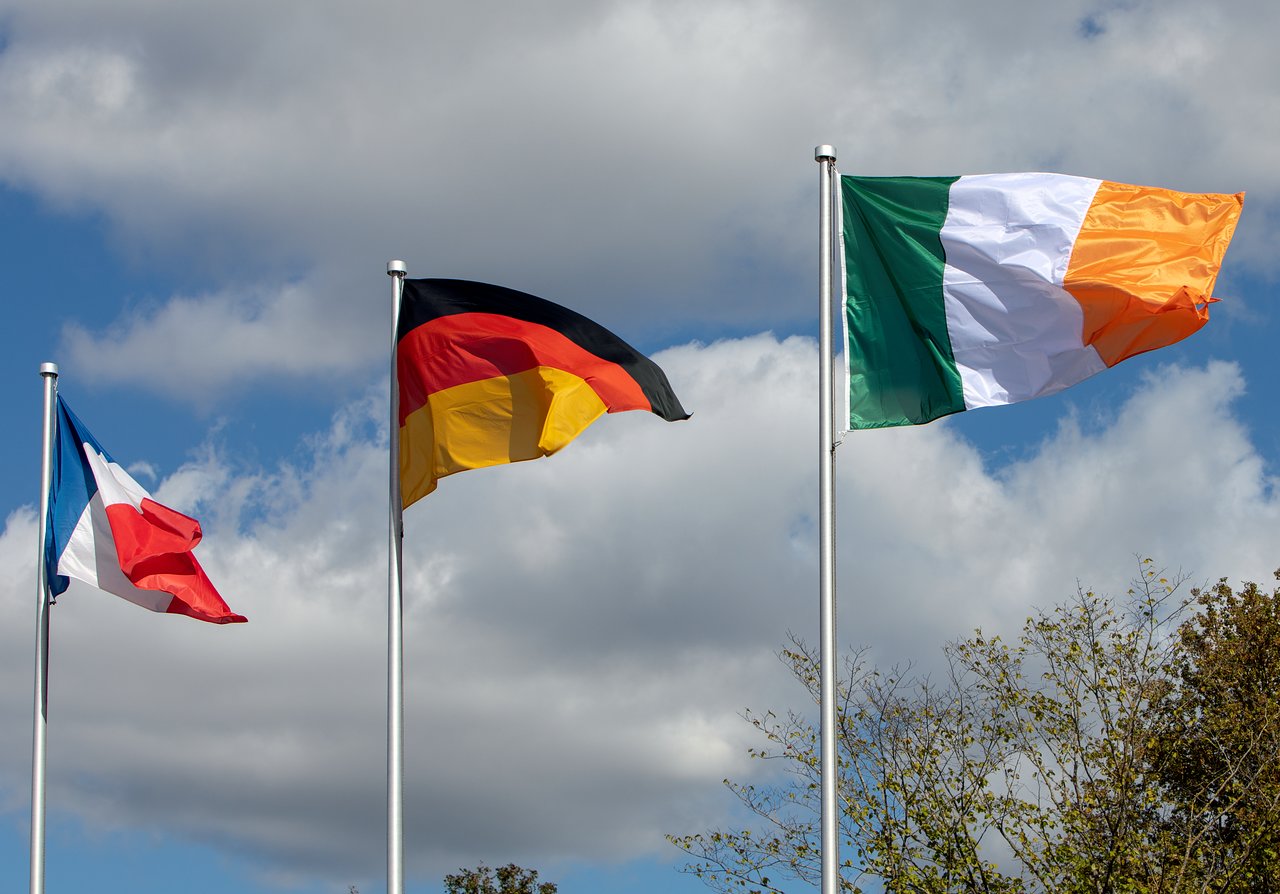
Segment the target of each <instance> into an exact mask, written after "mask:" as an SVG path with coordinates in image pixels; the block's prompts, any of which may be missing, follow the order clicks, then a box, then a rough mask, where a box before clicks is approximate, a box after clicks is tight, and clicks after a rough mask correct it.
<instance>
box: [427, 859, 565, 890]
mask: <svg viewBox="0 0 1280 894" xmlns="http://www.w3.org/2000/svg"><path fill="white" fill-rule="evenodd" d="M444 889H445V892H446V894H556V886H555V884H553V883H552V882H542V883H539V882H538V871H537V870H536V869H522V868H521V867H519V866H517V865H516V864H514V863H508V864H507V865H506V866H499V867H498V868H497V869H490V868H489V867H488V866H485V865H484V864H481V865H480V866H477V867H476V868H475V869H459V870H458V871H457V872H455V873H451V874H449V875H446V876H445V877H444Z"/></svg>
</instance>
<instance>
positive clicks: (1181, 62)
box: [0, 0, 1280, 393]
mask: <svg viewBox="0 0 1280 894" xmlns="http://www.w3.org/2000/svg"><path fill="white" fill-rule="evenodd" d="M10 7H11V9H10V12H9V14H8V17H7V21H6V24H7V27H6V33H5V37H6V40H7V43H6V45H5V47H4V49H3V52H0V119H2V120H4V121H5V122H6V127H5V128H4V129H3V131H0V171H3V175H2V176H3V177H4V179H5V180H6V181H7V182H9V183H11V184H17V185H20V186H23V187H25V188H29V189H32V190H34V191H36V192H38V193H40V194H42V195H45V196H47V197H50V198H52V199H54V200H55V201H60V202H64V203H67V204H70V205H73V206H77V207H83V208H89V209H93V210H95V211H101V212H102V213H103V214H104V215H105V216H106V218H107V219H108V220H109V221H111V222H112V223H113V224H114V226H115V228H116V230H117V232H118V234H119V238H120V241H121V244H122V245H124V246H127V251H128V252H129V253H130V254H131V255H136V256H137V257H139V258H140V259H143V261H144V262H146V263H154V264H157V265H160V266H166V265H167V266H171V267H172V266H181V267H186V268H190V269H196V270H208V271H210V274H211V276H212V277H213V280H214V282H213V283H212V286H211V289H210V290H209V291H208V292H207V293H203V294H190V293H182V294H179V295H175V296H174V297H173V299H172V301H171V304H170V306H168V307H165V308H156V309H150V310H148V311H147V312H145V313H140V314H131V315H129V316H127V317H126V318H124V319H122V320H121V321H119V322H118V324H117V326H116V327H114V328H113V329H111V330H109V331H107V332H99V333H88V332H85V331H83V330H75V329H72V334H73V336H75V337H74V338H73V339H72V340H71V342H70V343H71V344H73V345H75V346H76V347H77V348H82V349H84V350H85V351H86V352H87V353H88V354H90V355H92V356H94V357H105V358H107V359H108V360H109V359H111V358H112V357H117V358H118V357H119V356H121V355H122V354H123V352H124V351H125V350H126V349H128V350H135V351H141V350H144V349H145V351H146V354H143V355H142V356H147V355H149V354H160V355H169V356H170V358H171V359H172V360H173V361H174V362H177V363H179V364H180V366H179V367H176V368H173V369H174V370H175V373H176V377H177V378H185V379H195V380H200V381H204V382H206V383H207V387H208V389H209V390H210V392H211V393H216V392H217V391H218V390H220V389H221V388H224V387H227V386H236V385H238V386H243V384H244V383H245V382H249V381H253V380H254V379H255V378H261V377H263V376H270V375H274V374H276V373H278V372H279V371H281V370H282V369H284V370H293V369H299V368H305V369H306V370H307V371H308V372H309V373H313V374H317V375H323V376H329V377H334V376H340V375H344V374H346V373H347V372H348V371H349V370H350V369H352V364H358V363H364V364H366V365H368V364H374V363H376V362H377V358H378V356H379V354H380V352H381V351H383V345H382V343H381V340H380V339H379V338H378V337H375V335H376V333H377V329H376V326H375V323H374V320H375V319H376V318H377V317H380V316H381V314H382V311H381V310H380V309H379V310H378V311H376V312H372V311H369V310H367V308H369V307H378V308H381V304H380V303H379V302H380V296H382V295H383V294H384V292H385V289H384V285H385V283H384V282H383V281H382V279H381V271H382V265H383V263H385V261H386V260H388V259H389V258H391V257H396V256H399V257H403V258H405V259H406V260H408V261H409V263H410V272H411V275H449V276H463V277H470V278H476V279H484V280H489V281H498V282H502V283H504V284H509V285H514V286H516V287H519V288H524V289H526V290H528V291H532V292H534V293H537V294H545V295H546V296H547V297H550V298H553V299H555V300H560V301H563V302H564V303H567V304H570V305H572V306H574V307H576V308H578V309H580V310H582V311H583V312H586V313H588V314H589V315H592V316H602V317H603V318H604V319H605V321H606V322H608V323H610V324H616V325H622V326H624V327H628V328H630V329H631V331H638V332H640V333H641V334H642V335H645V336H655V337H666V336H667V335H668V334H671V333H678V334H679V335H680V337H687V336H688V334H689V332H691V331H700V330H702V329H705V327H708V326H711V327H717V329H718V331H723V327H729V329H731V331H734V332H744V331H754V330H755V329H756V328H760V327H762V326H766V325H774V326H780V327H783V328H786V329H790V328H792V327H794V326H796V325H798V324H799V322H800V321H802V320H805V319H806V318H807V317H808V314H809V311H808V302H807V301H805V300H801V299H803V298H805V297H807V293H806V287H805V286H804V285H803V284H804V283H806V282H808V281H809V280H810V278H811V276H812V272H811V270H812V257H813V253H814V252H813V244H812V243H813V230H814V221H813V217H814V204H815V202H814V199H813V187H814V184H815V181H816V177H815V174H816V167H815V166H813V164H812V161H811V160H810V157H809V152H810V149H811V147H812V146H813V145H815V144H816V143H819V142H829V143H833V144H835V145H836V146H837V147H838V148H839V150H840V152H841V166H842V167H843V168H844V169H846V170H848V171H864V172H867V173H929V174H951V173H964V172H977V171H989V170H999V169H1027V168H1054V169H1062V170H1067V171H1070V172H1073V173H1081V174H1090V175H1097V176H1104V177H1110V178H1113V179H1120V180H1131V181H1137V182H1151V183H1157V184H1161V185H1169V186H1175V187H1179V188H1185V189H1190V190H1216V191H1237V190H1240V189H1247V190H1249V191H1250V192H1251V197H1250V200H1249V207H1248V208H1247V210H1246V225H1245V226H1243V227H1241V230H1240V234H1239V236H1238V238H1237V243H1238V244H1237V247H1236V249H1234V250H1233V254H1232V257H1231V264H1232V265H1233V266H1236V265H1241V264H1245V265H1249V266H1251V267H1252V268H1253V269H1255V270H1264V271H1270V272H1272V273H1274V272H1275V270H1276V267H1275V263H1276V262H1275V259H1274V257H1273V255H1274V252H1272V251H1271V246H1272V245H1273V244H1274V242H1275V239H1274V232H1275V226H1274V221H1275V219H1276V212H1275V208H1276V207H1277V187H1278V186H1280V184H1278V183H1277V179H1276V167H1275V165H1274V162H1273V160H1272V158H1271V154H1272V153H1271V151H1270V147H1271V146H1273V145H1275V144H1276V142H1277V138H1280V131H1278V130H1277V129H1278V128H1280V106H1278V105H1277V104H1278V103H1280V80H1278V79H1280V70H1278V69H1277V68H1276V67H1275V66H1274V65H1271V64H1270V59H1271V56H1272V52H1271V50H1272V48H1271V45H1270V42H1269V41H1270V35H1271V34H1272V33H1274V32H1275V30H1276V27H1275V26H1276V25H1277V24H1280V22H1278V21H1277V19H1278V17H1280V8H1277V7H1276V6H1275V5H1274V4H1271V3H1265V2H1261V0H1257V2H1248V3H1235V4H1232V5H1231V6H1230V7H1229V8H1228V7H1223V6H1221V5H1217V4H1208V3H1204V2H1201V0H1177V2H1167V3H1159V4H1156V3H1127V4H1099V3H1096V2H1093V0H1073V2H1069V3H1058V4H1055V5H1054V6H1053V7H1052V8H1051V9H1048V8H1035V9H1032V8H1031V7H1018V8H1016V9H1014V8H1011V7H1009V6H1008V5H1007V4H1005V3H998V2H986V3H969V4H965V5H963V6H958V5H956V4H953V3H944V2H930V3H926V4H916V5H915V6H913V7H911V9H910V10H908V9H906V8H898V7H893V6H887V7H886V6H874V5H868V4H849V3H844V2H840V3H834V2H833V3H827V2H817V0H811V2H805V3H794V2H787V3H782V2H780V0H753V2H748V3H736V2H733V3H731V2H712V3H700V4H696V5H690V4H681V3H676V2H671V0H656V2H619V3H613V4H604V5H601V4H594V3H583V2H567V0H566V2H557V3H540V4H538V6H537V7H536V9H535V8H534V7H529V8H527V9H526V8H524V7H520V6H516V7H512V6H510V5H508V6H507V7H504V8H503V10H502V12H501V14H497V13H496V12H495V10H494V9H493V8H491V7H490V6H487V5H485V4H472V5H466V6H458V5H456V4H443V3H421V4H408V5H406V4H403V3H394V2H383V3H374V4H363V5H360V6H358V7H357V6H354V5H351V6H348V5H345V4H341V3H327V4H316V3H273V4H254V3H235V4H227V3H222V2H219V3H184V4H180V5H174V4H166V3H154V2H134V3H113V4H112V5H111V7H110V8H109V9H107V8H105V7H99V6H98V5H95V4H92V3H75V4H74V5H73V6H72V7H68V5H67V4H65V3H62V4H54V5H51V4H47V3H34V2H18V3H12V4H10ZM69 8H71V9H75V10H76V12H75V13H74V14H71V13H69V12H68V9H69ZM1244 133H1247V137H1242V136H1241V134H1244ZM1237 269H1239V268H1237ZM227 270H234V271H235V272H234V274H233V275H232V276H231V277H230V278H229V277H228V275H227V273H226V271H227ZM298 271H302V272H303V279H302V281H301V284H290V283H297V282H298V280H297V273H298ZM253 283H257V285H253ZM246 284H247V285H246ZM246 295H248V296H249V297H245V296H246ZM371 301H372V302H374V303H372V304H371V303H370V302H371ZM360 308H365V310H363V311H362V310H360ZM211 323H219V324H223V325H224V326H225V328H226V330H227V331H228V332H231V333H237V334H238V336H240V337H238V338H237V342H236V344H234V345H227V344H225V343H223V342H220V341H218V340H217V339H214V340H213V341H212V342H211V343H210V344H209V345H207V346H201V345H197V344H195V343H194V342H195V341H196V339H195V338H194V337H193V336H192V335H191V334H190V327H197V326H199V327H202V329H201V331H203V327H205V326H206V325H207V324H211ZM268 323H270V324H271V325H272V327H273V328H272V329H271V330H270V338H268V337H267V335H266V333H267V331H268V330H267V325H266V324H268ZM348 336H350V338H348ZM268 343H269V344H268ZM313 347H314V348H323V349H324V350H308V349H309V348H313ZM219 351H225V352H226V353H227V355H228V356H229V357H231V358H232V359H233V360H234V361H235V362H234V363H228V364H226V365H225V366H224V367H222V368H221V369H214V368H213V367H214V365H215V364H214V362H213V358H215V357H216V356H218V352H219ZM143 366H146V364H138V365H136V368H135V371H134V373H133V374H134V375H138V374H139V373H140V371H142V367H143ZM112 367H113V369H118V370H127V369H129V368H130V367H128V366H126V365H123V364H119V363H116V364H113V365H112ZM187 373H189V374H187ZM117 374H121V375H123V374H124V372H119V373H117ZM147 381H149V382H152V383H153V384H154V380H152V379H148V380H147Z"/></svg>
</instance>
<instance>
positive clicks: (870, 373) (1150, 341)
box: [840, 173, 1244, 429]
mask: <svg viewBox="0 0 1280 894" xmlns="http://www.w3.org/2000/svg"><path fill="white" fill-rule="evenodd" d="M840 185H841V193H842V202H841V206H842V207H841V213H842V218H843V224H842V235H843V242H844V260H845V295H844V300H845V314H844V318H845V335H846V340H847V345H848V350H847V351H846V353H845V357H846V359H847V364H848V383H849V427H850V428H852V429H859V428H880V427H885V426H894V425H912V424H917V423H922V422H929V421H931V420H933V419H937V418H939V417H941V416H946V415H948V414H950V413H957V412H959V411H961V410H969V409H973V408H975V407H987V406H995V405H999V404H1008V403H1014V402H1016V401H1021V400H1027V399H1028V398H1032V397H1039V396H1041V395H1046V394H1053V393H1055V392H1057V391H1061V390H1062V389H1063V388H1066V387H1067V386H1069V385H1074V384H1075V383H1076V382H1079V381H1081V380H1083V379H1085V378H1088V377H1089V376H1091V375H1093V374H1094V373H1097V372H1101V371H1102V370H1104V369H1106V368H1108V367H1111V366H1115V365H1116V364H1117V363H1119V362H1120V361H1121V360H1124V359H1125V358H1127V357H1132V356H1134V355H1135V354H1141V353H1143V352H1144V351H1151V350H1154V349H1156V348H1161V347H1164V346H1166V345H1170V344H1173V343H1174V342H1176V341H1179V340H1181V339H1183V338H1185V337H1187V336H1188V335H1190V334H1191V333H1193V332H1195V331H1196V330H1197V329H1199V328H1200V327H1201V326H1203V325H1204V324H1205V322H1206V321H1207V320H1208V319H1209V310H1208V306H1209V304H1210V303H1211V302H1213V301H1215V300H1216V299H1215V298H1212V297H1211V296H1210V292H1211V290H1212V289H1213V284H1214V281H1215V279H1216V278H1217V275H1218V269H1219V267H1220V266H1221V264H1222V258H1223V255H1225V254H1226V251H1227V246H1228V244H1229V243H1230V241H1231V236H1232V234H1233V233H1234V231H1235V227H1236V221H1237V220H1238V219H1239V216H1240V210H1241V207H1242V205H1243V202H1244V194H1243V193H1238V194H1235V195H1218V194H1190V193H1182V192H1174V191H1173V190H1167V189H1157V188H1153V187H1145V186H1129V185H1126V184H1123V183H1113V182H1110V181H1106V180H1094V179H1090V178H1087V177H1072V176H1066V175H1061V174H1038V173H1033V174H983V175H978V176H969V177H850V176H842V177H841V178H840Z"/></svg>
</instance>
